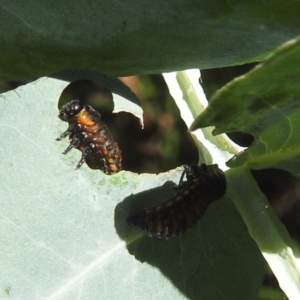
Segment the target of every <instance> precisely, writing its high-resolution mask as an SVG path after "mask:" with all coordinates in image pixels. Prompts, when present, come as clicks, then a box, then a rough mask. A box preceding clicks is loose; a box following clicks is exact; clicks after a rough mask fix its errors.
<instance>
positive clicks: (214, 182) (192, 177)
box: [127, 164, 227, 238]
mask: <svg viewBox="0 0 300 300" xmlns="http://www.w3.org/2000/svg"><path fill="white" fill-rule="evenodd" d="M184 175H186V181H184V182H181V181H182V178H183V176H184ZM226 186H227V183H226V177H225V174H224V173H223V171H222V170H220V169H219V168H218V166H217V165H210V166H207V165H205V164H202V165H201V166H197V165H190V166H187V165H186V166H184V172H183V174H182V177H181V180H180V183H179V185H178V186H177V187H175V188H176V189H177V190H178V192H177V193H176V194H175V195H174V196H173V197H171V198H170V199H168V200H166V201H164V202H163V203H161V204H160V205H156V206H154V207H153V208H151V209H146V210H144V211H142V212H140V213H137V214H135V215H132V216H130V217H129V218H128V219H127V222H128V224H129V225H130V226H131V227H133V228H134V229H136V230H138V231H141V232H143V233H145V234H147V235H148V236H154V237H158V238H168V237H176V236H178V235H180V234H183V233H184V232H185V231H186V230H187V229H188V228H190V227H193V226H195V225H196V223H197V221H198V220H199V219H200V218H201V216H202V215H203V214H204V212H205V210H206V209H207V208H208V206H209V205H210V204H211V203H212V202H214V201H215V200H217V199H220V198H222V197H223V196H224V194H225V192H226Z"/></svg>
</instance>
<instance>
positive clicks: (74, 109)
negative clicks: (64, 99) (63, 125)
mask: <svg viewBox="0 0 300 300" xmlns="http://www.w3.org/2000/svg"><path fill="white" fill-rule="evenodd" d="M83 108H84V104H82V103H81V102H80V101H79V100H72V101H71V102H69V103H67V104H65V105H64V106H63V107H62V108H61V109H60V111H59V115H58V117H59V118H60V119H61V120H62V121H65V122H68V121H69V120H70V119H71V118H72V117H74V116H76V115H77V114H78V113H79V112H80V111H81V110H82V109H83Z"/></svg>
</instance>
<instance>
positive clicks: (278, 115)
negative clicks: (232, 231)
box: [191, 39, 300, 176]
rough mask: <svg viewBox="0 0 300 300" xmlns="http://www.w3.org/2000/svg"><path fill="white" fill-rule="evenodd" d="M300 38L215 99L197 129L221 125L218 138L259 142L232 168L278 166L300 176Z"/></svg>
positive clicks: (217, 131)
mask: <svg viewBox="0 0 300 300" xmlns="http://www.w3.org/2000/svg"><path fill="white" fill-rule="evenodd" d="M299 65H300V39H296V40H292V41H290V42H288V43H286V44H284V45H283V46H282V47H280V48H279V49H278V50H277V51H276V53H275V54H274V55H272V56H271V57H270V58H269V59H268V60H266V61H265V62H264V63H262V64H261V65H259V66H257V67H256V68H255V69H253V70H252V71H250V72H249V73H248V74H246V75H244V76H241V77H239V78H237V79H235V80H233V81H232V82H230V83H229V84H228V85H226V86H225V87H224V88H222V89H221V90H220V91H218V92H217V93H216V94H215V95H214V96H213V97H212V99H211V101H210V105H209V107H208V108H207V110H206V111H204V112H203V113H202V114H201V115H200V116H198V117H197V119H196V120H195V122H194V123H193V124H192V125H191V128H193V129H195V128H199V127H206V126H210V125H214V126H216V129H215V131H214V133H215V134H219V133H223V132H230V131H236V130H241V131H244V132H247V133H250V134H252V135H254V136H255V138H256V141H255V143H254V144H253V145H252V146H251V147H250V148H249V149H248V150H246V151H244V152H243V153H241V154H239V155H237V156H236V157H235V158H234V159H233V160H231V161H230V162H229V163H228V165H229V166H230V167H238V166H241V165H243V164H246V163H247V164H251V168H266V167H270V166H273V167H276V168H281V169H285V170H289V171H291V172H292V173H294V174H296V175H298V176H300V172H299V168H298V167H297V166H298V165H299V164H298V162H300V143H299V141H300V135H299V132H300V123H299V119H300V109H299V103H300V102H299V97H300V85H299V80H300V69H299Z"/></svg>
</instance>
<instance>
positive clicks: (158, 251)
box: [0, 78, 263, 300]
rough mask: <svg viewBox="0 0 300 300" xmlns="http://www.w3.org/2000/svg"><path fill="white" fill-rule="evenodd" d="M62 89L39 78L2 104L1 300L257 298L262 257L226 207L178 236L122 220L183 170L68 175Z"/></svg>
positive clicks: (74, 155)
mask: <svg viewBox="0 0 300 300" xmlns="http://www.w3.org/2000/svg"><path fill="white" fill-rule="evenodd" d="M66 84H67V83H66V82H62V81H59V80H55V79H47V78H42V79H40V80H38V81H36V82H34V83H32V84H28V85H26V86H22V87H20V88H18V89H17V90H15V91H11V92H9V93H6V94H3V95H2V98H1V102H2V103H1V104H2V105H1V107H2V115H1V120H0V136H1V141H2V143H1V145H0V155H1V162H0V172H1V174H2V176H1V177H2V180H1V184H0V207H1V213H0V237H1V243H0V257H1V260H0V264H1V272H0V295H1V297H3V295H7V293H9V294H10V297H11V299H42V298H47V299H64V300H65V299H109V298H110V299H134V298H135V299H141V298H143V299H166V298H170V299H199V298H201V299H209V300H212V299H220V298H222V299H228V300H232V299H254V298H256V296H257V293H258V289H259V287H260V284H261V278H262V274H263V264H262V260H261V255H260V253H259V251H258V249H257V247H256V245H255V244H254V242H253V241H252V240H251V239H250V237H249V235H248V233H247V229H246V228H245V226H244V225H243V222H242V220H241V218H240V216H239V214H238V213H237V212H236V210H235V208H234V206H233V205H232V204H231V202H229V201H228V200H226V199H223V200H220V201H218V202H216V204H213V205H212V206H211V207H210V209H209V210H208V211H207V213H206V215H205V216H204V217H203V219H202V220H201V222H200V223H199V224H198V226H197V227H196V228H194V229H192V230H190V231H189V232H187V234H186V235H184V236H183V237H182V238H178V239H170V240H168V241H165V240H156V239H151V238H147V237H144V236H143V235H138V234H136V233H135V232H132V231H131V230H130V228H128V226H127V225H126V222H125V218H126V217H127V215H128V211H131V210H132V208H133V207H138V206H141V207H143V206H144V205H146V203H144V202H143V201H145V202H147V203H148V205H149V201H151V202H153V201H154V200H156V201H160V200H163V199H164V198H166V197H168V196H170V195H171V194H173V193H174V191H173V190H172V188H171V186H172V185H173V184H174V183H177V182H178V180H179V177H180V175H181V169H177V170H174V171H170V172H168V173H162V174H159V175H151V174H142V175H140V176H139V175H137V174H134V173H131V172H125V171H122V172H120V173H118V174H117V175H114V176H106V175H104V174H103V173H102V172H100V171H92V170H91V169H89V168H88V167H87V166H83V167H82V168H81V169H80V170H77V171H75V170H73V167H74V166H75V164H76V162H77V160H78V159H79V157H80V152H79V151H77V150H73V151H71V153H69V154H68V155H62V154H61V152H62V151H63V150H64V149H65V148H66V146H67V144H68V142H67V140H64V141H61V142H57V141H55V138H56V137H57V136H58V135H59V134H60V133H61V132H63V131H64V130H65V129H66V127H67V124H66V123H63V122H62V121H60V120H59V119H58V118H57V114H58V111H57V101H58V98H59V96H60V93H61V91H62V90H63V89H64V88H65V86H66ZM165 182H168V184H166V185H163V184H164V183H165ZM162 185H163V186H162ZM116 231H117V233H116ZM124 241H127V243H128V244H127V245H126V243H125V242H124ZM127 247H128V249H127ZM141 262H144V263H141Z"/></svg>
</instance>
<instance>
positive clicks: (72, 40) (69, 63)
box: [0, 0, 300, 80]
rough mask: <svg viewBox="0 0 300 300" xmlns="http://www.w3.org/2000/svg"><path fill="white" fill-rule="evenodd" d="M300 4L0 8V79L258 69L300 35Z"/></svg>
mask: <svg viewBox="0 0 300 300" xmlns="http://www.w3.org/2000/svg"><path fill="white" fill-rule="evenodd" d="M299 11H300V3H299V2H298V1H292V0H272V1H271V0H267V1H264V2H263V3H262V2H261V1H249V0H240V1H210V0H201V1H198V0H190V1H181V0H173V1H163V2H162V1H160V0H152V1H140V0H132V1H130V3H126V2H125V3H124V2H121V1H107V0H106V1H88V2H87V1H84V0H76V1H74V0H65V1H61V2H59V1H56V2H50V1H39V0H30V1H27V2H26V5H21V4H20V1H17V0H2V1H1V3H0V15H1V18H0V36H1V51H0V59H1V76H2V78H3V79H14V80H17V79H19V80H32V79H34V78H38V77H41V76H45V75H49V74H52V73H56V72H58V71H61V70H67V69H92V70H97V71H99V72H102V73H103V74H107V75H112V76H121V75H130V74H140V73H162V72H164V71H173V70H183V69H188V68H199V66H200V67H201V68H202V69H204V68H213V67H221V66H228V65H233V64H242V63H246V62H251V61H261V60H263V59H264V58H265V57H266V55H267V54H268V53H270V52H271V51H272V50H273V49H274V48H275V47H276V46H277V45H279V44H281V43H283V42H284V41H286V40H287V39H291V38H293V37H295V36H296V35H298V34H299V31H300V18H299V14H298V12H299Z"/></svg>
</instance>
